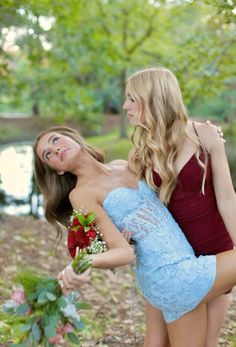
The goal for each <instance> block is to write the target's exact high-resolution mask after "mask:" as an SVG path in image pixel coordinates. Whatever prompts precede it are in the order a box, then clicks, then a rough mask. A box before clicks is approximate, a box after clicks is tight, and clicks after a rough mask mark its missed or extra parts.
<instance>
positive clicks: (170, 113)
mask: <svg viewBox="0 0 236 347" xmlns="http://www.w3.org/2000/svg"><path fill="white" fill-rule="evenodd" d="M126 93H127V94H130V95H132V97H134V98H135V99H136V100H137V102H138V104H139V105H140V109H139V113H138V117H139V119H140V125H139V126H137V127H135V129H134V131H133V134H132V137H131V139H132V142H133V149H132V152H131V162H132V164H133V166H134V168H135V171H136V172H137V173H138V176H139V178H142V177H144V178H145V180H146V182H147V184H148V185H149V186H150V187H151V188H153V189H155V190H157V191H158V194H159V198H160V199H161V200H162V201H163V202H164V203H165V204H168V202H169V200H170V197H171V194H172V192H173V190H174V188H175V186H176V183H177V175H176V172H175V169H174V163H175V161H176V157H177V150H178V146H179V145H180V143H181V141H182V140H183V138H184V137H188V138H189V139H190V140H192V141H193V142H194V144H195V146H196V158H197V160H198V163H199V165H200V166H201V167H202V168H203V172H204V174H203V183H202V192H203V193H204V182H205V177H206V161H205V163H204V162H202V161H201V160H200V158H199V155H200V146H199V142H198V140H197V139H196V136H195V135H193V134H191V133H190V132H189V131H188V129H187V121H188V114H187V110H186V108H185V106H184V103H183V99H182V95H181V91H180V87H179V83H178V81H177V78H176V77H175V75H174V74H173V73H172V72H171V71H170V70H169V69H166V68H163V67H160V68H149V69H145V70H141V71H138V72H137V73H135V74H134V75H132V76H131V77H130V78H129V79H128V81H127V86H126ZM143 120H144V121H143ZM203 150H204V151H205V149H204V148H203ZM205 158H206V160H207V156H205ZM154 168H155V169H156V170H157V172H158V174H159V175H160V178H161V181H162V183H161V186H160V188H157V187H156V186H155V185H154V182H153V169H154Z"/></svg>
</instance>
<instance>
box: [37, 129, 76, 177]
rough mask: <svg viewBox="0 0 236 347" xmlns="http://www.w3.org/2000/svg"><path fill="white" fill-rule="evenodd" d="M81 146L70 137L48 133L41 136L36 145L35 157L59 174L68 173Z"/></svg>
mask: <svg viewBox="0 0 236 347" xmlns="http://www.w3.org/2000/svg"><path fill="white" fill-rule="evenodd" d="M80 151H81V146H80V145H79V144H78V143H77V142H75V141H74V140H72V139H71V138H70V137H68V136H65V135H62V134H59V133H56V132H50V133H47V134H45V135H43V136H42V137H41V138H40V140H39V141H38V144H37V149H36V152H37V155H38V157H39V158H40V159H41V160H42V162H44V163H46V164H47V165H48V166H49V167H51V168H52V169H54V170H55V171H57V172H58V174H60V173H62V172H63V173H64V172H65V171H70V170H71V168H72V165H73V162H74V159H75V157H76V156H77V155H78V153H79V152H80Z"/></svg>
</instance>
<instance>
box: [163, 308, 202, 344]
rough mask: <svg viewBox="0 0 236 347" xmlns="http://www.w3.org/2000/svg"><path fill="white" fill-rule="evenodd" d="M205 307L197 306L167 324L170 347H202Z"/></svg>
mask: <svg viewBox="0 0 236 347" xmlns="http://www.w3.org/2000/svg"><path fill="white" fill-rule="evenodd" d="M206 329H207V317H206V305H199V306H197V307H196V308H195V309H194V310H192V311H191V312H189V313H186V314H185V315H184V316H182V317H181V318H179V319H177V320H175V321H174V322H172V323H168V324H167V330H168V335H169V339H170V345H171V347H190V346H191V347H204V346H205V341H206Z"/></svg>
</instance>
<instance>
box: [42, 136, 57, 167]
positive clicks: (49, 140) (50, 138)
mask: <svg viewBox="0 0 236 347" xmlns="http://www.w3.org/2000/svg"><path fill="white" fill-rule="evenodd" d="M54 136H55V134H53V135H51V136H50V137H49V138H48V143H50V142H51V140H52V138H53V137H54ZM46 152H47V150H46V149H45V150H44V151H43V153H42V158H43V159H44V160H45V161H46V160H47V158H46V156H45V154H46Z"/></svg>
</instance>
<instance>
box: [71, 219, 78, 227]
mask: <svg viewBox="0 0 236 347" xmlns="http://www.w3.org/2000/svg"><path fill="white" fill-rule="evenodd" d="M76 225H80V221H79V220H78V218H77V217H74V218H73V219H72V223H71V227H75V226H76Z"/></svg>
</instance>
